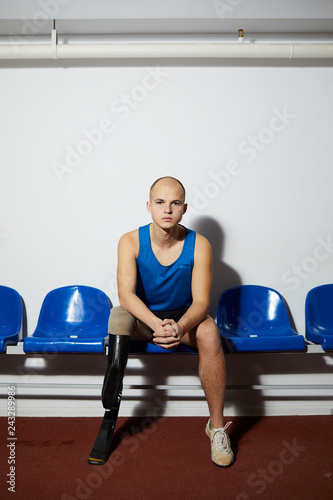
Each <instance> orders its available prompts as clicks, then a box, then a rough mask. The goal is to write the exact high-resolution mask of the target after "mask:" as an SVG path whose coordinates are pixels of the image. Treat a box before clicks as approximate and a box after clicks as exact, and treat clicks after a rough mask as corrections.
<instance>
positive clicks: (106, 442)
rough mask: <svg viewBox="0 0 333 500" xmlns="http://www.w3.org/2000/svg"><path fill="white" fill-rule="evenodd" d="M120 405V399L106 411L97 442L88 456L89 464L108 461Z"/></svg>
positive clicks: (100, 463) (102, 463) (101, 463)
mask: <svg viewBox="0 0 333 500" xmlns="http://www.w3.org/2000/svg"><path fill="white" fill-rule="evenodd" d="M119 406H120V400H119V404H118V405H117V406H116V407H114V408H112V409H111V410H110V411H106V412H105V414H104V418H103V420H102V424H101V427H100V429H99V431H98V434H97V438H96V441H95V444H94V446H93V449H92V450H91V452H90V455H89V457H88V464H91V465H104V464H105V462H106V461H107V459H108V457H109V454H110V450H111V444H112V439H113V434H114V429H115V427H116V423H117V417H118V411H119Z"/></svg>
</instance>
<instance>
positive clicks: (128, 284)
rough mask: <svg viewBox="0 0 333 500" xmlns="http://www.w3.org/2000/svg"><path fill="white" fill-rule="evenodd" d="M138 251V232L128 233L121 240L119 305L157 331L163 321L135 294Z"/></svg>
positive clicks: (119, 250) (118, 272)
mask: <svg viewBox="0 0 333 500" xmlns="http://www.w3.org/2000/svg"><path fill="white" fill-rule="evenodd" d="M138 251H139V239H138V231H132V232H130V233H126V234H124V235H123V236H122V237H121V238H120V240H119V244H118V268H117V281H118V297H119V303H120V305H121V306H122V307H123V308H124V309H125V310H126V311H128V312H129V313H131V314H132V315H133V316H135V317H136V318H138V319H139V320H141V321H143V322H144V323H145V324H146V325H148V326H149V327H150V328H151V329H152V330H153V331H155V330H158V329H159V328H160V325H161V320H160V319H159V318H158V317H157V316H155V314H153V313H152V312H151V311H150V310H149V309H148V307H147V306H146V305H145V304H144V302H142V300H141V299H140V298H139V297H138V296H137V295H136V293H135V290H136V280H137V267H136V257H137V255H138Z"/></svg>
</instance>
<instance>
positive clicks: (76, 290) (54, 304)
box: [36, 285, 111, 337]
mask: <svg viewBox="0 0 333 500" xmlns="http://www.w3.org/2000/svg"><path fill="white" fill-rule="evenodd" d="M110 308H111V303H110V301H109V299H108V297H107V295H106V294H105V293H104V292H102V290H99V289H97V288H93V287H90V286H84V285H75V286H65V287H62V288H57V289H55V290H52V291H50V292H49V293H48V294H47V295H46V296H45V298H44V301H43V304H42V307H41V310H40V314H39V318H38V324H37V328H36V331H39V332H43V333H45V334H61V335H64V336H73V335H77V336H87V335H89V336H94V337H95V336H100V335H101V334H102V335H107V327H108V320H109V315H110ZM105 332H106V333H105Z"/></svg>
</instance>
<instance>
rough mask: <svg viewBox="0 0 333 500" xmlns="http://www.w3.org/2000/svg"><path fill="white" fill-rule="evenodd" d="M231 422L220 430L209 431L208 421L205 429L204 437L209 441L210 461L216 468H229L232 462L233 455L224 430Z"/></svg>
mask: <svg viewBox="0 0 333 500" xmlns="http://www.w3.org/2000/svg"><path fill="white" fill-rule="evenodd" d="M230 424H231V422H228V423H227V424H226V425H225V426H224V427H221V428H220V429H211V428H210V420H208V423H207V425H206V428H205V432H206V435H207V436H208V437H209V439H210V444H211V451H212V460H213V462H214V464H215V465H217V466H218V467H229V465H232V463H233V462H234V454H233V452H232V449H231V446H230V439H229V436H228V434H227V433H226V429H227V428H228V427H229V425H230Z"/></svg>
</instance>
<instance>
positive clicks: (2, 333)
mask: <svg viewBox="0 0 333 500" xmlns="http://www.w3.org/2000/svg"><path fill="white" fill-rule="evenodd" d="M21 323H22V300H21V297H20V294H19V293H18V292H17V291H16V290H14V289H13V288H10V287H8V286H2V285H1V286H0V352H5V351H6V347H7V345H9V344H17V342H18V341H19V333H20V330H21Z"/></svg>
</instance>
